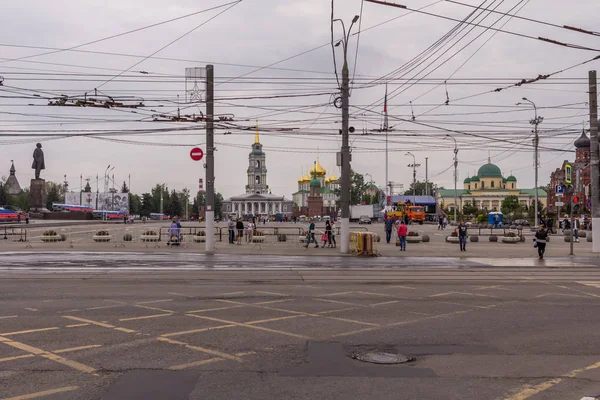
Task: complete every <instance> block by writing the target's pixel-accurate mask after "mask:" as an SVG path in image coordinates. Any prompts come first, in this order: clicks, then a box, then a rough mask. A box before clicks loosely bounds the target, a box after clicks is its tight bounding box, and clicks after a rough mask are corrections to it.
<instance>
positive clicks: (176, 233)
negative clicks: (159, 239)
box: [167, 218, 181, 246]
mask: <svg viewBox="0 0 600 400" xmlns="http://www.w3.org/2000/svg"><path fill="white" fill-rule="evenodd" d="M180 229H181V228H180V227H179V226H178V225H177V219H176V218H173V222H172V223H171V226H170V227H169V231H168V233H169V241H168V242H167V245H168V246H179V242H180V239H181V238H180Z"/></svg>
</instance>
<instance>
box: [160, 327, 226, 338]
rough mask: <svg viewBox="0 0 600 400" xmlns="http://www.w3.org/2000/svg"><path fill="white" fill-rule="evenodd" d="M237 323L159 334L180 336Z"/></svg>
mask: <svg viewBox="0 0 600 400" xmlns="http://www.w3.org/2000/svg"><path fill="white" fill-rule="evenodd" d="M234 326H237V325H231V324H229V325H219V326H211V327H210V328H200V329H192V330H191V331H181V332H173V333H165V334H164V335H160V336H161V337H171V336H180V335H187V334H190V333H199V332H208V331H212V330H215V329H224V328H233V327H234Z"/></svg>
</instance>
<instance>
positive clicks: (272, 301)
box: [254, 299, 294, 305]
mask: <svg viewBox="0 0 600 400" xmlns="http://www.w3.org/2000/svg"><path fill="white" fill-rule="evenodd" d="M293 300H294V299H283V300H270V301H261V302H260V303H254V304H259V305H262V304H276V303H285V302H287V301H293Z"/></svg>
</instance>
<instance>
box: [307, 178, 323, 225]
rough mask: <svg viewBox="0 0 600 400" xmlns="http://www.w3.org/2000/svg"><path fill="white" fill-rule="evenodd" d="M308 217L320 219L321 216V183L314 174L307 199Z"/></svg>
mask: <svg viewBox="0 0 600 400" xmlns="http://www.w3.org/2000/svg"><path fill="white" fill-rule="evenodd" d="M307 203H308V217H310V218H312V217H320V216H322V215H323V198H322V197H321V182H320V181H319V180H318V179H317V175H316V173H315V174H313V178H312V180H311V181H310V194H309V195H308V198H307Z"/></svg>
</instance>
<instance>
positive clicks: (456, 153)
mask: <svg viewBox="0 0 600 400" xmlns="http://www.w3.org/2000/svg"><path fill="white" fill-rule="evenodd" d="M446 138H450V139H452V140H454V223H456V222H457V218H456V207H458V204H457V203H458V199H457V195H458V193H457V189H456V181H457V180H458V175H457V171H456V168H457V167H458V144H456V138H455V137H454V136H450V135H446V137H445V138H444V139H446Z"/></svg>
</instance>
